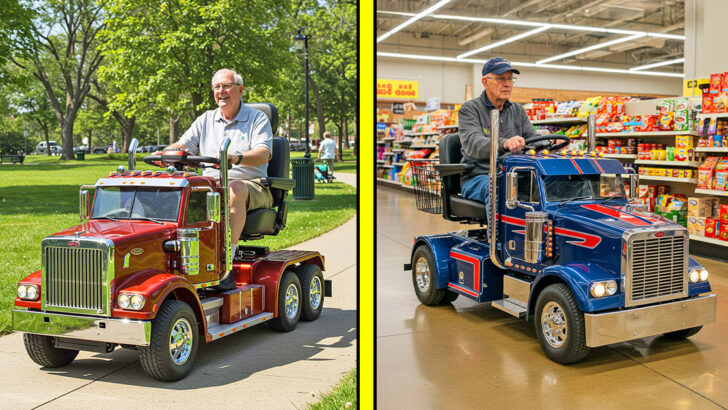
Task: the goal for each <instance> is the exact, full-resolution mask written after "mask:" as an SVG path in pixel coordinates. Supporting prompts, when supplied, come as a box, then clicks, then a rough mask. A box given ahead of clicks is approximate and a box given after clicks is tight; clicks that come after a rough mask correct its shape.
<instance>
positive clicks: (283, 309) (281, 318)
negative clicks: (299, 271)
mask: <svg viewBox="0 0 728 410" xmlns="http://www.w3.org/2000/svg"><path fill="white" fill-rule="evenodd" d="M286 298H288V300H286ZM300 318H301V282H300V281H299V280H298V276H296V275H295V274H294V273H293V272H291V271H288V270H287V271H284V272H283V277H282V278H281V284H280V286H279V287H278V317H276V318H275V319H273V320H271V321H270V322H269V323H270V327H271V328H272V329H273V330H277V331H279V332H290V331H291V330H293V329H295V328H296V325H297V324H298V320H299V319H300Z"/></svg>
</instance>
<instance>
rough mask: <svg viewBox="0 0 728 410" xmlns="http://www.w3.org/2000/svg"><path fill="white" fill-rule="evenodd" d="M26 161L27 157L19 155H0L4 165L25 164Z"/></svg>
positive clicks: (0, 161)
mask: <svg viewBox="0 0 728 410" xmlns="http://www.w3.org/2000/svg"><path fill="white" fill-rule="evenodd" d="M24 159H25V155H18V154H8V155H0V164H2V163H8V162H10V163H13V164H15V163H17V162H20V163H21V164H22V163H23V160H24Z"/></svg>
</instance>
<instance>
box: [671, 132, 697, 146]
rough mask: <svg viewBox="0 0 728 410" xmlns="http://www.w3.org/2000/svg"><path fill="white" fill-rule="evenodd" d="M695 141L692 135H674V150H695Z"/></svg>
mask: <svg viewBox="0 0 728 410" xmlns="http://www.w3.org/2000/svg"><path fill="white" fill-rule="evenodd" d="M694 144H695V139H694V138H693V136H692V135H676V136H675V149H680V148H683V149H689V148H695V145H694Z"/></svg>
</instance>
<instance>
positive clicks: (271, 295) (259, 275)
mask: <svg viewBox="0 0 728 410" xmlns="http://www.w3.org/2000/svg"><path fill="white" fill-rule="evenodd" d="M296 264H301V265H306V264H313V265H317V266H318V267H319V268H321V270H322V271H323V270H325V269H324V257H323V256H322V255H321V254H320V253H318V252H316V251H275V252H271V253H270V255H268V256H266V257H265V258H263V259H259V260H257V261H255V262H253V263H252V264H251V265H249V269H251V270H252V280H251V283H256V284H259V285H263V286H264V287H265V306H264V307H263V309H264V310H265V311H266V312H273V316H274V317H277V316H278V287H279V286H280V284H281V278H282V277H283V271H285V270H286V268H288V267H289V266H292V265H296ZM241 268H243V269H244V268H245V266H241Z"/></svg>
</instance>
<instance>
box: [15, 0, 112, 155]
mask: <svg viewBox="0 0 728 410" xmlns="http://www.w3.org/2000/svg"><path fill="white" fill-rule="evenodd" d="M24 5H25V7H26V9H28V10H31V11H32V12H33V13H34V14H33V25H32V26H30V27H27V28H22V29H21V30H20V31H19V32H18V41H16V42H15V43H14V44H15V47H14V49H13V56H12V57H11V59H12V61H13V62H14V63H15V64H16V65H17V66H18V67H20V68H22V69H27V70H28V71H29V72H30V73H31V74H32V75H33V76H34V77H35V78H37V79H38V81H40V82H41V83H42V84H43V87H44V88H45V90H46V93H47V94H48V99H49V100H50V104H51V107H53V111H55V114H56V120H57V121H58V126H59V127H60V128H61V135H62V144H63V153H62V155H63V158H64V159H72V158H73V124H74V122H75V120H76V116H77V115H78V110H79V109H80V107H81V104H82V103H83V100H84V99H85V98H86V96H87V95H88V92H89V91H90V89H91V84H90V83H91V80H92V78H93V76H94V74H95V73H96V70H97V69H98V67H99V64H101V61H102V60H103V56H102V55H101V51H100V50H99V49H98V48H97V45H98V39H97V36H98V33H99V31H100V30H101V29H102V28H103V27H104V24H103V22H102V21H103V15H102V10H101V8H100V7H99V6H98V5H97V4H96V2H95V1H94V0H45V1H34V0H24ZM44 51H45V52H46V53H47V55H48V56H49V58H48V59H45V58H43V52H44ZM50 66H53V67H56V68H57V69H58V71H59V72H60V75H61V78H62V81H61V84H60V88H61V89H62V90H63V93H64V94H65V100H66V101H65V105H61V104H59V103H58V98H57V96H56V89H55V88H54V85H55V84H53V82H52V81H51V79H50V78H49V76H48V67H50Z"/></svg>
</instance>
